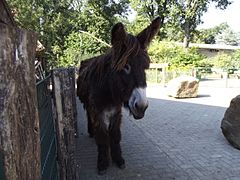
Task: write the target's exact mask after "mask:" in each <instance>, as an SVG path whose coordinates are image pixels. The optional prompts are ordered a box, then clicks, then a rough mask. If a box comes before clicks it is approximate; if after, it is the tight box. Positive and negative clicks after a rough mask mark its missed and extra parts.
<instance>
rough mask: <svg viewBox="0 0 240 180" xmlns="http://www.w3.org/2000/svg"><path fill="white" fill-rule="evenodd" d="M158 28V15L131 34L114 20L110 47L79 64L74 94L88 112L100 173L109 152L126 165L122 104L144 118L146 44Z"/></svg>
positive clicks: (105, 164)
mask: <svg viewBox="0 0 240 180" xmlns="http://www.w3.org/2000/svg"><path fill="white" fill-rule="evenodd" d="M159 28H160V18H156V19H155V20H153V21H152V23H151V24H150V25H149V26H148V27H147V28H146V29H144V30H143V31H142V32H140V33H139V34H138V35H137V36H133V35H130V34H128V33H127V32H126V31H125V29H124V25H123V24H122V23H117V24H116V25H114V26H113V28H112V31H111V43H112V48H110V49H109V51H108V52H107V53H106V54H103V55H100V56H98V57H94V58H91V59H87V60H85V61H83V62H82V63H81V66H80V69H79V77H78V80H77V95H78V97H79V99H80V100H81V102H82V103H83V104H84V108H85V109H86V111H87V117H88V133H89V135H90V136H91V137H94V138H95V140H96V144H97V149H98V160H97V168H98V173H99V174H104V173H105V172H106V170H107V167H108V165H109V157H110V156H109V155H110V154H111V158H112V161H113V162H114V163H116V165H117V166H118V167H119V168H121V169H123V168H125V161H124V159H123V157H122V152H121V147H120V141H121V131H120V125H121V118H122V110H121V109H122V106H123V105H124V107H126V108H128V109H129V111H130V113H131V114H132V115H133V117H134V118H135V119H141V118H143V117H144V113H145V110H146V109H147V107H148V101H147V98H146V75H145V69H147V68H148V67H149V63H150V59H149V56H148V53H147V46H148V45H149V43H150V41H151V40H152V39H153V38H154V36H155V35H156V34H157V32H158V31H159Z"/></svg>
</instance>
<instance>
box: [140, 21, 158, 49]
mask: <svg viewBox="0 0 240 180" xmlns="http://www.w3.org/2000/svg"><path fill="white" fill-rule="evenodd" d="M160 24H161V19H160V17H158V18H156V19H154V20H153V21H152V23H151V24H150V25H149V26H148V27H147V28H146V29H144V30H143V31H142V32H140V33H139V34H138V35H137V38H138V40H139V42H140V44H141V46H142V48H143V49H146V48H147V46H148V45H149V43H150V42H151V41H152V39H153V38H154V36H155V35H156V34H157V33H158V31H159V29H160Z"/></svg>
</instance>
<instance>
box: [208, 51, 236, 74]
mask: <svg viewBox="0 0 240 180" xmlns="http://www.w3.org/2000/svg"><path fill="white" fill-rule="evenodd" d="M211 61H212V62H213V66H214V67H215V68H219V69H223V70H225V71H226V70H228V69H231V68H234V64H233V61H232V57H231V55H228V54H226V53H219V54H218V55H216V56H214V57H213V58H211Z"/></svg>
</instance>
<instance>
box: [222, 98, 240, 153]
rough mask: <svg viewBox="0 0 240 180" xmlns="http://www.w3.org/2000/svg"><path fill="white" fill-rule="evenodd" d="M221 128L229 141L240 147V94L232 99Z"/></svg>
mask: <svg viewBox="0 0 240 180" xmlns="http://www.w3.org/2000/svg"><path fill="white" fill-rule="evenodd" d="M221 129H222V132H223V135H224V136H225V137H226V139H227V140H228V141H229V143H230V144H231V145H233V146H234V147H235V148H237V149H240V95H238V96H236V97H235V98H233V99H232V100H231V103H230V106H229V108H228V109H227V110H226V112H225V114H224V118H223V120H222V123H221Z"/></svg>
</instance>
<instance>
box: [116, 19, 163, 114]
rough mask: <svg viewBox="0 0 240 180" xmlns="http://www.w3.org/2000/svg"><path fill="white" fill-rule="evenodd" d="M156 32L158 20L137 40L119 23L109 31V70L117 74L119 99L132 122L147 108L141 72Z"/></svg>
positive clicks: (147, 62) (148, 60) (137, 37)
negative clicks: (110, 68) (130, 116)
mask: <svg viewBox="0 0 240 180" xmlns="http://www.w3.org/2000/svg"><path fill="white" fill-rule="evenodd" d="M159 28H160V18H156V19H155V20H153V21H152V23H151V24H150V25H149V26H148V27H147V28H145V29H144V30H143V31H142V32H140V33H139V34H138V35H137V36H133V35H130V34H128V33H127V32H126V31H125V29H124V26H123V24H122V23H118V24H116V25H115V26H114V27H113V28H112V39H111V43H112V64H111V67H112V69H113V70H114V71H115V72H117V73H118V75H119V78H118V83H119V81H120V84H121V86H118V87H121V89H120V91H121V96H122V99H123V101H124V104H125V105H126V106H127V107H128V108H129V110H130V112H131V113H132V114H133V116H134V118H135V119H140V118H143V116H144V113H145V110H146V109H147V107H148V101H147V98H146V75H145V69H147V68H148V67H149V63H150V59H149V56H148V53H147V47H148V45H149V43H150V42H151V40H152V39H153V38H154V36H155V35H156V34H157V32H158V30H159Z"/></svg>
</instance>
